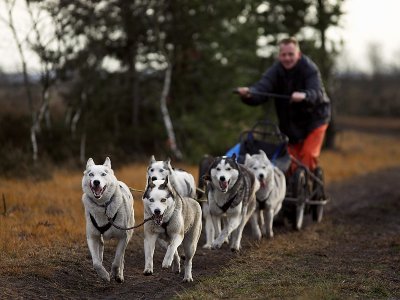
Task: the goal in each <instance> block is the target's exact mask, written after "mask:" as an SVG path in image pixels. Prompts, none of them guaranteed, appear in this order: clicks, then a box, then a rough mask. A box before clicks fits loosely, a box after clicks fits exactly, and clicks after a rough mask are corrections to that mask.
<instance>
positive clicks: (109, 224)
mask: <svg viewBox="0 0 400 300" xmlns="http://www.w3.org/2000/svg"><path fill="white" fill-rule="evenodd" d="M117 214H118V212H116V213H115V215H114V217H113V218H112V220H113V222H114V221H115V219H116V218H117ZM89 215H90V220H91V221H92V224H93V226H94V227H95V228H96V229H97V230H98V231H99V232H100V234H104V232H106V231H107V230H108V229H110V227H111V223H110V222H108V223H107V224H106V225H103V226H99V225H98V224H97V222H96V219H95V218H94V217H93V216H92V214H91V213H89Z"/></svg>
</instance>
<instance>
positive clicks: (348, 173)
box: [0, 131, 400, 274]
mask: <svg viewBox="0 0 400 300" xmlns="http://www.w3.org/2000/svg"><path fill="white" fill-rule="evenodd" d="M320 163H321V165H322V166H323V168H324V170H325V173H326V180H327V182H328V184H329V183H330V182H334V181H340V180H346V179H347V178H351V177H353V176H357V175H361V174H365V173H368V172H372V171H376V170H379V169H384V168H388V167H391V166H400V141H399V139H398V138H397V137H394V136H379V135H376V134H368V133H360V132H354V131H345V132H342V133H341V134H340V137H339V139H338V150H336V151H326V152H323V153H322V155H321V161H320ZM115 167H116V171H115V172H116V176H117V178H118V179H119V180H122V181H124V182H126V183H127V184H128V186H130V187H134V188H137V189H143V188H144V186H145V173H146V167H147V162H146V163H143V164H135V165H130V166H126V167H123V168H118V166H114V168H115ZM177 167H181V168H183V169H186V170H188V171H189V172H191V173H192V174H193V175H194V176H195V178H196V180H197V172H198V171H197V166H187V165H177ZM81 176H82V175H81V173H66V172H65V171H62V170H59V171H57V172H55V174H54V176H53V179H52V180H51V181H43V182H33V181H30V180H6V179H0V193H1V194H0V197H1V196H2V195H4V199H5V201H4V202H5V204H6V208H5V207H3V200H2V199H0V236H1V239H0V265H1V266H2V268H1V271H0V273H2V272H6V273H9V274H11V273H13V274H17V273H20V272H22V270H21V267H20V266H21V265H24V266H26V265H29V264H34V261H36V262H37V261H38V260H40V259H41V258H44V257H46V256H49V255H52V253H54V251H53V250H54V249H60V246H61V248H64V249H72V248H73V247H81V246H83V247H86V240H85V220H84V217H83V205H82V203H81V195H82V190H81V178H82V177H81ZM134 196H135V203H134V207H135V218H136V220H137V222H138V221H140V220H142V219H143V207H142V202H141V194H140V193H135V195H134ZM32 257H35V258H36V259H35V260H32V262H31V263H30V262H29V260H30V258H32ZM11 262H13V263H11ZM18 262H20V263H18ZM22 262H23V263H22Z"/></svg>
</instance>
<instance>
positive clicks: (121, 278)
mask: <svg viewBox="0 0 400 300" xmlns="http://www.w3.org/2000/svg"><path fill="white" fill-rule="evenodd" d="M114 279H115V281H116V282H118V283H123V282H124V276H121V275H115V277H114Z"/></svg>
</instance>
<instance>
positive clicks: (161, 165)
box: [147, 155, 196, 198]
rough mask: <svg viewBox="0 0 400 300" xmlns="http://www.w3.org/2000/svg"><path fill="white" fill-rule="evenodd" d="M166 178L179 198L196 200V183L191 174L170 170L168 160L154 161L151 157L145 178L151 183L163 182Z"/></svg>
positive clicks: (169, 161)
mask: <svg viewBox="0 0 400 300" xmlns="http://www.w3.org/2000/svg"><path fill="white" fill-rule="evenodd" d="M167 176H168V177H169V181H170V183H171V184H172V186H173V187H174V188H175V189H176V192H177V193H178V194H179V195H180V196H182V197H190V198H196V182H195V180H194V177H193V175H192V174H190V173H188V172H186V171H184V170H180V169H175V168H172V166H171V160H170V159H167V160H165V161H163V160H156V159H155V158H154V155H152V156H151V158H150V163H149V166H148V168H147V177H148V178H151V180H152V181H156V180H165V178H166V177H167Z"/></svg>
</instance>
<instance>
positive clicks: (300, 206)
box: [292, 167, 308, 230]
mask: <svg viewBox="0 0 400 300" xmlns="http://www.w3.org/2000/svg"><path fill="white" fill-rule="evenodd" d="M292 194H293V198H296V199H297V202H296V204H295V213H294V214H293V215H292V227H293V229H294V230H301V228H302V227H303V219H304V210H305V206H306V203H305V202H306V199H307V196H308V184H307V176H306V171H305V170H304V169H303V168H300V167H299V168H297V170H296V172H295V173H294V175H293V180H292Z"/></svg>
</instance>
